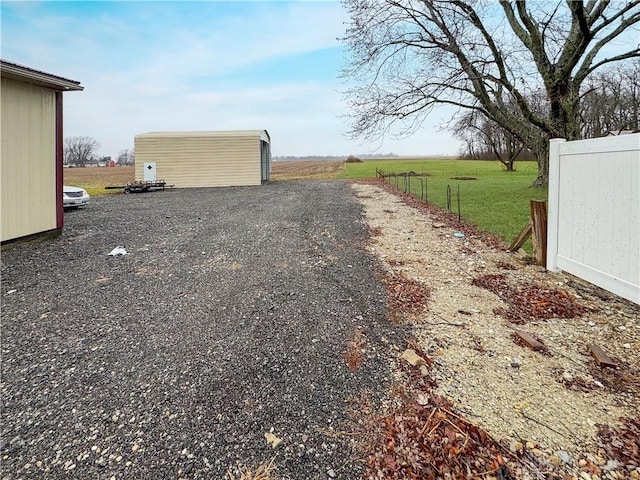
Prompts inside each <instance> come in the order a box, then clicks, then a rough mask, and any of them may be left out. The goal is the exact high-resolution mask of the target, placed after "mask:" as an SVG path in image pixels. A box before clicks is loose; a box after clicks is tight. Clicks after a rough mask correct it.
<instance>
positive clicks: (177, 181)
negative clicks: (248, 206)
mask: <svg viewBox="0 0 640 480" xmlns="http://www.w3.org/2000/svg"><path fill="white" fill-rule="evenodd" d="M261 140H263V141H267V142H268V140H269V137H268V134H267V133H266V132H265V131H263V130H247V131H231V132H159V133H147V134H142V135H137V136H136V138H135V177H136V180H143V179H144V171H143V170H144V164H145V163H146V162H155V164H156V178H157V179H158V180H164V181H166V182H167V184H169V185H174V186H175V187H178V188H190V187H223V186H241V185H260V183H261V164H260V142H261Z"/></svg>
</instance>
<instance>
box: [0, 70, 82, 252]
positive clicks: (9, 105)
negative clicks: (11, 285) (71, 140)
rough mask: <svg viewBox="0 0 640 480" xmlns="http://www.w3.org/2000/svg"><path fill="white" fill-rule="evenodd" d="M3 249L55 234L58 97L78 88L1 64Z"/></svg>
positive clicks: (58, 225)
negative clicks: (17, 242) (31, 238)
mask: <svg viewBox="0 0 640 480" xmlns="http://www.w3.org/2000/svg"><path fill="white" fill-rule="evenodd" d="M0 74H1V77H2V85H1V89H0V96H1V100H0V114H1V116H2V117H1V118H2V147H1V155H0V179H1V180H0V190H1V191H0V198H1V202H2V203H1V207H0V209H1V217H2V220H1V227H2V228H1V234H0V236H1V238H2V244H5V243H7V242H13V241H15V240H18V239H22V238H25V237H26V238H28V237H31V236H34V235H42V234H46V233H57V232H60V230H61V229H62V226H63V222H64V207H63V204H62V163H63V162H62V160H63V133H62V92H65V91H70V90H83V87H81V86H80V82H76V81H75V80H69V79H67V78H63V77H58V76H57V75H52V74H50V73H45V72H41V71H39V70H33V69H31V68H28V67H25V66H22V65H18V64H15V63H11V62H7V61H4V60H0Z"/></svg>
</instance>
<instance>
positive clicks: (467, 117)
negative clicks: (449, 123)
mask: <svg viewBox="0 0 640 480" xmlns="http://www.w3.org/2000/svg"><path fill="white" fill-rule="evenodd" d="M453 133H454V135H455V136H456V137H458V138H460V139H461V140H463V141H464V142H465V145H466V147H467V150H466V152H465V153H464V156H466V157H467V158H471V159H474V160H479V159H496V160H498V161H499V162H500V163H501V164H502V166H503V167H504V168H505V170H506V171H507V172H515V170H516V167H515V162H516V159H517V158H518V156H519V155H520V154H521V153H522V151H523V150H524V145H523V144H522V142H520V140H518V139H517V138H516V137H515V136H514V135H512V134H511V133H510V132H509V131H507V130H505V129H504V128H502V127H501V126H500V125H498V124H497V123H496V122H494V121H493V120H490V119H488V118H486V117H484V116H483V115H481V114H479V113H478V112H477V111H473V110H471V111H467V112H465V113H464V114H463V115H462V116H461V117H460V118H459V119H458V121H456V122H455V123H454V124H453Z"/></svg>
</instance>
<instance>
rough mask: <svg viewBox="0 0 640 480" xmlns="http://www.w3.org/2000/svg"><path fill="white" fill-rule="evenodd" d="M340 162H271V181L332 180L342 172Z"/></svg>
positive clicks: (341, 162) (342, 163) (341, 163)
mask: <svg viewBox="0 0 640 480" xmlns="http://www.w3.org/2000/svg"><path fill="white" fill-rule="evenodd" d="M343 165H344V162H343V161H342V160H317V161H316V160H309V161H297V162H296V161H291V162H273V163H272V168H271V179H272V180H291V179H310V178H333V177H334V176H335V174H336V173H338V172H339V171H341V170H342V168H343Z"/></svg>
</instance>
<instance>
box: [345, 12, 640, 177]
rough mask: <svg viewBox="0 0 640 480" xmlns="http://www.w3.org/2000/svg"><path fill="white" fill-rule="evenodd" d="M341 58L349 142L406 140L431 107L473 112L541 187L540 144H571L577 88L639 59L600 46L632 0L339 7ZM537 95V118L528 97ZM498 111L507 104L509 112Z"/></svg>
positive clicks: (543, 159)
mask: <svg viewBox="0 0 640 480" xmlns="http://www.w3.org/2000/svg"><path fill="white" fill-rule="evenodd" d="M343 4H344V6H345V7H346V9H347V11H348V13H349V16H350V23H349V24H348V27H347V31H346V34H345V37H344V38H343V41H344V42H345V43H346V45H347V46H348V48H349V50H350V53H351V58H350V61H349V64H348V65H347V66H346V68H345V69H344V71H343V76H344V77H345V78H347V79H348V80H350V81H352V82H353V83H352V84H351V86H350V87H348V90H347V92H346V97H347V99H348V101H349V102H350V105H351V108H352V112H353V113H352V120H353V123H352V129H351V131H350V133H351V135H352V136H354V137H359V136H364V137H365V138H379V136H380V135H384V134H385V133H387V132H388V131H389V129H390V127H391V125H392V124H394V123H396V122H401V124H402V126H403V129H402V131H401V134H410V133H412V132H414V131H415V130H416V128H417V127H419V126H420V124H421V123H422V122H423V121H424V119H425V118H426V116H427V115H428V114H429V112H430V111H431V109H432V108H433V107H434V106H436V105H441V104H445V105H453V106H455V107H460V108H461V109H469V110H475V111H478V112H480V113H482V114H483V115H484V116H485V117H486V118H488V119H491V120H492V121H494V122H496V123H497V124H498V125H500V127H502V128H503V129H505V130H506V131H508V132H510V133H511V134H512V135H513V136H514V137H516V138H517V139H518V140H519V141H520V142H522V144H524V145H525V146H526V147H527V148H528V149H529V150H531V152H532V153H533V154H534V155H535V157H536V159H537V161H538V167H539V169H538V170H539V173H538V178H537V179H536V182H535V185H544V184H546V183H547V180H548V148H549V147H548V141H549V139H550V138H554V137H563V138H567V139H570V140H572V139H577V138H580V135H581V132H580V122H579V108H578V106H579V100H580V89H581V86H582V84H583V82H584V81H585V79H587V78H588V77H589V76H590V75H591V74H593V73H594V72H595V71H596V70H597V69H598V68H600V67H602V66H603V65H607V64H610V63H612V62H617V61H620V60H624V59H628V58H632V57H638V56H640V49H639V48H638V44H637V42H635V45H631V46H629V48H628V49H626V50H625V51H621V52H617V53H615V54H610V53H608V51H607V49H606V48H605V47H607V46H608V45H609V44H611V43H612V41H613V40H616V39H619V37H620V36H621V35H622V34H623V33H624V32H625V31H627V30H628V29H630V27H632V26H633V25H635V24H637V23H638V22H639V21H640V1H639V0H634V1H626V2H609V1H607V0H589V1H588V2H583V1H572V0H566V1H557V2H527V1H526V0H520V1H507V0H501V1H499V2H498V3H495V2H491V1H488V0H487V1H483V0H477V1H461V0H446V1H445V0H343ZM539 90H543V91H544V92H545V94H546V102H545V103H546V104H547V107H546V108H545V109H544V111H543V112H542V113H540V112H538V111H536V108H535V107H534V106H533V105H531V103H530V102H529V100H528V99H529V94H530V93H532V92H537V91H539ZM507 105H515V106H516V107H517V110H516V111H514V110H512V109H510V108H508V107H507Z"/></svg>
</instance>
